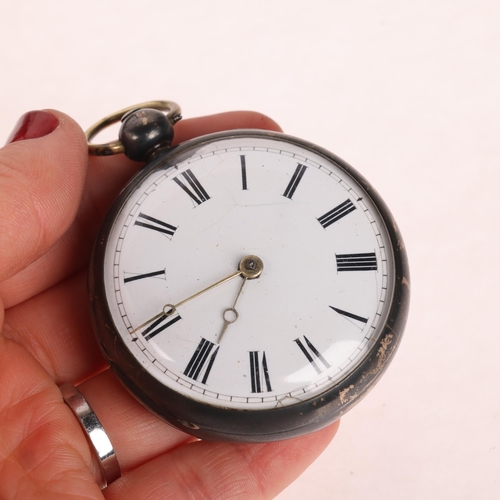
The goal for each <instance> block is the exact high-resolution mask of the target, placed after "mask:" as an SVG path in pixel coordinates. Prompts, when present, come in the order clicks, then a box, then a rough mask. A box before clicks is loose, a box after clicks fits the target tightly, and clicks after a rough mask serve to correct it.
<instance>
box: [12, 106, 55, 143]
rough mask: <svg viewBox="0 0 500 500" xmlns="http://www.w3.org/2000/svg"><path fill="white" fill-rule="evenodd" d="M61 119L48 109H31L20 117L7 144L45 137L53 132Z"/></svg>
mask: <svg viewBox="0 0 500 500" xmlns="http://www.w3.org/2000/svg"><path fill="white" fill-rule="evenodd" d="M58 125H59V120H58V119H57V118H56V117H55V116H54V115H53V114H52V113H49V112H48V111H30V112H29V113H26V114H24V115H23V116H21V118H19V120H18V122H17V123H16V126H15V127H14V130H13V131H12V133H11V134H10V136H9V138H8V139H7V142H6V144H10V143H11V142H16V141H24V140H26V139H36V138H37V137H44V136H46V135H49V134H50V133H51V132H53V131H54V130H55V129H56V128H57V126H58Z"/></svg>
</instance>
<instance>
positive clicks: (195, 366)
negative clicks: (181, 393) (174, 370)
mask: <svg viewBox="0 0 500 500" xmlns="http://www.w3.org/2000/svg"><path fill="white" fill-rule="evenodd" d="M214 347H215V344H214V343H212V342H210V341H209V340H207V339H204V338H202V339H201V340H200V343H199V344H198V347H197V348H196V351H195V352H194V354H193V355H192V356H191V359H190V360H189V363H188V365H187V366H186V369H185V370H184V375H186V376H188V377H189V378H192V379H193V380H198V378H199V377H200V376H202V377H203V378H202V379H201V383H202V384H206V383H207V379H208V376H209V375H210V370H211V369H212V366H213V364H214V361H215V358H216V356H217V353H218V352H219V348H220V346H217V348H216V349H215V351H213V348H214ZM212 351H213V353H212ZM210 353H212V355H211V356H210ZM209 356H210V357H209Z"/></svg>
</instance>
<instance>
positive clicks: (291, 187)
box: [283, 163, 307, 200]
mask: <svg viewBox="0 0 500 500" xmlns="http://www.w3.org/2000/svg"><path fill="white" fill-rule="evenodd" d="M306 169H307V167H306V166H305V165H301V164H300V163H299V164H298V165H297V168H296V169H295V172H294V173H293V175H292V179H291V180H290V182H289V183H288V186H287V187H286V189H285V192H284V193H283V196H285V198H289V199H290V200H291V199H292V196H293V194H294V193H295V190H296V189H297V186H298V185H299V182H300V181H301V180H302V177H303V176H304V173H305V171H306Z"/></svg>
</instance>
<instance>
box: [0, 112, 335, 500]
mask: <svg viewBox="0 0 500 500" xmlns="http://www.w3.org/2000/svg"><path fill="white" fill-rule="evenodd" d="M51 113H53V114H54V115H55V116H56V117H57V118H58V119H59V126H58V128H57V129H56V130H54V131H53V132H52V133H51V134H49V135H47V136H45V137H41V138H37V139H29V140H23V141H19V142H14V143H12V144H9V145H7V146H5V147H4V148H2V149H0V214H2V216H1V217H0V332H1V334H0V367H1V369H0V388H1V391H0V478H1V480H0V498H2V499H5V500H8V499H19V500H20V499H23V500H24V499H27V498H30V499H37V500H41V499H50V500H59V499H65V500H69V499H77V498H78V499H84V498H85V499H102V498H107V499H110V500H111V499H121V500H123V499H125V500H126V499H129V498H130V499H134V500H135V499H137V498H141V499H143V500H148V499H160V498H161V499H170V498H171V499H184V498H189V499H198V498H199V499H207V498H217V499H224V498H235V499H243V498H250V499H260V498H272V497H274V496H275V495H277V494H278V493H279V492H280V491H281V490H282V489H284V488H285V487H286V486H287V485H288V484H290V483H291V482H292V481H293V480H294V479H296V478H297V477H298V476H299V475H300V474H301V473H302V472H303V471H304V470H305V469H306V468H307V467H308V466H309V465H310V464H311V463H312V462H313V461H314V460H315V458H316V457H317V456H318V455H319V454H320V453H321V452H322V451H323V450H324V448H325V447H326V446H327V445H328V443H329V442H330V440H331V439H332V438H333V436H334V435H335V432H336V430H337V427H338V423H335V424H333V425H331V426H329V427H327V428H325V429H323V430H321V431H319V432H316V433H314V434H311V435H309V436H305V437H301V438H297V439H293V440H288V441H282V442H278V443H266V444H253V445H242V444H230V443H210V442H204V441H198V440H195V439H193V438H192V437H190V436H188V435H186V434H184V433H182V432H180V431H178V430H176V429H174V428H172V427H170V426H169V425H167V424H165V423H163V422H161V421H160V420H158V419H157V418H156V417H154V416H153V415H151V414H150V413H149V412H147V411H146V410H145V409H144V408H142V406H140V405H139V404H138V403H137V402H136V401H135V400H134V399H133V398H132V397H131V396H130V395H129V394H128V393H127V392H126V391H125V390H124V389H123V388H122V386H121V385H120V383H119V382H118V381H117V379H116V378H115V376H114V375H113V374H112V373H111V372H110V371H109V370H108V369H107V367H106V365H105V363H104V360H103V358H102V356H101V354H100V352H99V350H98V347H97V343H96V341H95V339H94V336H93V333H92V327H91V324H90V318H89V314H88V310H87V296H86V274H87V273H86V267H87V264H88V260H89V257H90V252H91V249H92V244H93V240H94V238H95V235H96V233H97V230H98V227H99V224H100V222H101V220H102V218H103V217H104V214H105V213H106V210H107V208H108V206H109V204H110V203H111V200H112V199H113V198H114V197H115V196H116V195H117V193H118V192H119V191H120V189H121V188H122V186H123V185H124V183H125V182H126V181H127V180H128V179H129V178H130V177H131V176H132V175H133V174H134V173H135V172H136V171H137V170H138V168H140V164H138V163H135V162H132V161H130V160H127V159H126V158H124V157H123V155H118V156H113V157H91V158H89V157H88V155H87V143H86V140H85V136H84V134H83V132H82V130H81V128H80V127H79V126H78V125H77V124H76V122H74V121H73V120H72V119H71V118H70V117H68V116H67V115H64V114H62V113H60V112H57V111H51ZM233 128H261V129H269V130H280V128H279V127H278V125H277V124H276V123H274V122H273V121H272V120H270V119H269V118H267V117H265V116H263V115H261V114H258V113H252V112H232V113H223V114H219V115H214V116H209V117H202V118H195V119H190V120H183V121H181V122H179V123H178V124H177V125H176V126H175V142H176V143H178V142H182V141H184V140H186V139H189V138H192V137H196V136H198V135H203V134H206V133H210V132H216V131H221V130H228V129H233ZM64 382H70V383H72V384H74V385H79V389H80V391H81V392H82V393H83V394H84V396H85V397H86V398H87V400H88V401H89V403H90V404H91V406H92V407H93V409H94V411H95V412H96V414H97V415H98V416H99V419H100V420H101V422H102V424H103V426H104V428H105V429H106V431H107V433H108V435H109V437H110V439H111V442H112V443H113V446H114V448H115V451H116V453H117V456H118V459H119V461H120V466H121V470H122V477H121V478H119V479H118V480H117V481H115V482H114V483H112V484H111V485H110V486H108V488H106V489H105V490H103V491H102V492H101V491H100V490H99V487H98V486H97V485H96V483H95V479H94V476H93V472H92V471H93V467H95V463H93V459H92V454H91V452H90V450H89V446H88V444H87V441H86V438H85V435H84V434H83V432H82V431H81V429H80V427H79V424H78V421H77V419H76V418H75V416H74V415H73V413H72V412H71V410H70V409H69V408H68V407H67V406H66V404H65V403H64V402H63V400H62V396H61V394H60V392H59V389H58V385H60V384H62V383H64Z"/></svg>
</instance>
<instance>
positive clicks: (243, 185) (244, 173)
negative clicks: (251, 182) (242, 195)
mask: <svg viewBox="0 0 500 500" xmlns="http://www.w3.org/2000/svg"><path fill="white" fill-rule="evenodd" d="M240 161H241V189H243V190H244V191H246V190H247V189H248V187H247V165H246V161H245V155H241V156H240Z"/></svg>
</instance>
